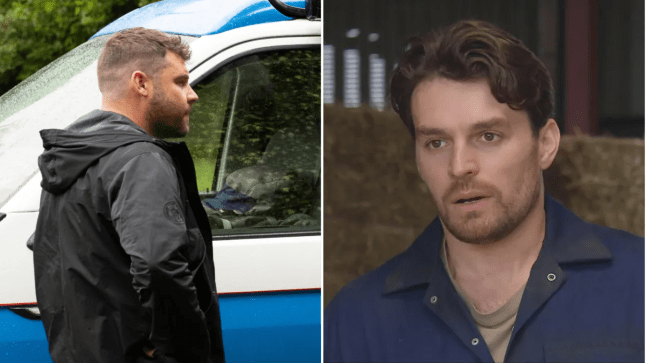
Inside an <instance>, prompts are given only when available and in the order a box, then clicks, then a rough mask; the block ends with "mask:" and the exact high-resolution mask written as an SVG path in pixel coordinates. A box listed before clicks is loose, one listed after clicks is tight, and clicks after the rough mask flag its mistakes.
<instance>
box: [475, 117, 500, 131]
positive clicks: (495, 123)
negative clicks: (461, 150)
mask: <svg viewBox="0 0 646 363" xmlns="http://www.w3.org/2000/svg"><path fill="white" fill-rule="evenodd" d="M495 127H509V121H508V120H507V119H505V118H502V117H492V118H490V119H488V120H482V121H478V122H476V123H474V124H473V125H471V127H470V129H471V130H472V131H483V130H487V129H492V128H495Z"/></svg>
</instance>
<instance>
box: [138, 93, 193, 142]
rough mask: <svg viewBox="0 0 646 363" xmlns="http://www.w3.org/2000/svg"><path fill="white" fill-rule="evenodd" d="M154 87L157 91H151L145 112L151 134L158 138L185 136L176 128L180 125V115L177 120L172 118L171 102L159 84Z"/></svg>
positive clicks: (173, 112)
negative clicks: (148, 105) (148, 104)
mask: <svg viewBox="0 0 646 363" xmlns="http://www.w3.org/2000/svg"><path fill="white" fill-rule="evenodd" d="M155 88H156V89H158V90H159V91H157V92H155V93H153V98H152V100H151V101H150V107H149V108H148V112H146V122H147V123H148V124H149V125H151V126H152V132H153V136H155V137H156V138H158V139H168V138H176V137H184V136H186V134H185V133H183V132H181V130H179V128H178V125H181V122H182V120H181V117H182V116H180V119H179V120H175V119H173V116H174V115H175V114H176V112H175V111H176V110H175V109H173V108H172V106H171V105H172V102H170V100H169V99H168V97H167V96H166V94H164V93H163V91H162V88H161V85H159V86H155Z"/></svg>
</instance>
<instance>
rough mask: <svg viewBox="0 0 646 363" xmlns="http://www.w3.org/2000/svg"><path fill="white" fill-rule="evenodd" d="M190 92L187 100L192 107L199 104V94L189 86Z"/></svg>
mask: <svg viewBox="0 0 646 363" xmlns="http://www.w3.org/2000/svg"><path fill="white" fill-rule="evenodd" d="M188 90H189V91H188V94H187V95H186V100H187V101H188V103H189V104H191V105H192V104H194V103H195V102H197V100H198V99H199V97H198V96H197V93H195V91H194V90H193V87H191V86H188Z"/></svg>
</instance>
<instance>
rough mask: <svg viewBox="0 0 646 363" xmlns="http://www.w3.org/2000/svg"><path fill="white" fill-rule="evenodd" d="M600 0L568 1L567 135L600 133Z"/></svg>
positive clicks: (566, 42)
mask: <svg viewBox="0 0 646 363" xmlns="http://www.w3.org/2000/svg"><path fill="white" fill-rule="evenodd" d="M597 20H598V5H597V0H565V97H564V98H565V105H564V106H565V133H567V134H573V133H574V132H575V131H581V132H583V133H585V134H588V135H597V133H598V123H599V118H598V108H597V94H598V72H597Z"/></svg>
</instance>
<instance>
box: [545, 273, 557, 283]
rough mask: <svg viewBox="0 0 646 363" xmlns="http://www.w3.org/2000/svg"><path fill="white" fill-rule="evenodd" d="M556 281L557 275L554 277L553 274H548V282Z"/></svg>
mask: <svg viewBox="0 0 646 363" xmlns="http://www.w3.org/2000/svg"><path fill="white" fill-rule="evenodd" d="M554 280H556V275H554V274H553V273H549V274H547V281H554Z"/></svg>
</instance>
